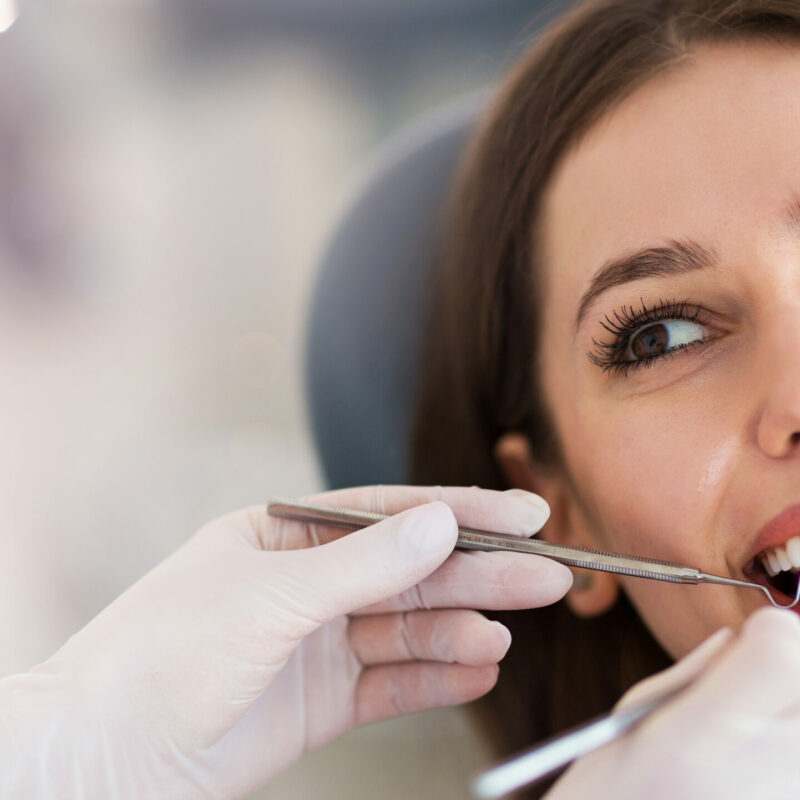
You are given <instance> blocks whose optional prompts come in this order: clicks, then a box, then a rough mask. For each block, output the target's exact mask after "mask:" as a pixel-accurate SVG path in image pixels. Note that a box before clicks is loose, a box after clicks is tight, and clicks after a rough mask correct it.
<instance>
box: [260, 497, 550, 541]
mask: <svg viewBox="0 0 800 800" xmlns="http://www.w3.org/2000/svg"><path fill="white" fill-rule="evenodd" d="M437 500H440V501H442V502H444V503H447V505H448V506H450V508H451V509H452V510H453V513H454V514H455V517H456V519H457V520H458V523H459V524H460V525H464V526H466V527H471V528H478V529H481V530H492V531H496V532H498V533H509V534H513V535H515V536H530V535H531V534H533V533H535V532H536V531H538V530H539V529H540V528H541V527H542V526H543V525H544V523H545V522H546V521H547V519H548V517H549V515H550V508H549V507H548V505H547V503H546V502H545V501H544V500H543V499H542V498H541V497H539V496H538V495H535V494H531V493H530V492H525V491H522V490H520V489H511V490H509V491H506V492H498V491H494V490H491V489H480V488H478V487H476V486H473V487H466V486H360V487H356V488H352V489H340V490H337V491H334V492H326V493H324V494H318V495H313V496H310V497H305V498H303V501H304V502H309V503H316V504H319V505H326V506H341V507H342V508H357V509H361V510H364V511H373V512H376V513H379V514H389V515H391V514H397V513H399V512H401V511H404V510H406V509H408V508H412V507H413V506H418V505H422V504H424V503H431V502H434V501H437ZM253 512H255V513H253ZM249 524H250V526H251V527H252V528H253V530H254V531H255V534H254V535H253V544H254V545H255V546H258V547H261V548H263V549H267V550H294V549H297V548H301V547H312V546H315V545H318V544H325V543H326V542H329V541H332V540H333V539H338V538H340V537H341V536H342V535H343V534H344V533H345V531H344V530H342V529H341V528H335V527H330V526H326V525H318V524H315V525H308V524H304V523H301V522H296V521H293V520H279V519H274V518H270V517H268V516H267V515H266V513H265V512H264V510H263V509H260V513H259V510H258V509H251V519H250V521H249Z"/></svg>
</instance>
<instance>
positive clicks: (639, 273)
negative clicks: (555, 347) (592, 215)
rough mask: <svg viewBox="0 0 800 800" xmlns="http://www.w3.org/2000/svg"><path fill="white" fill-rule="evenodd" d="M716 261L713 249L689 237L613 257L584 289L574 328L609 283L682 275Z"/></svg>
mask: <svg viewBox="0 0 800 800" xmlns="http://www.w3.org/2000/svg"><path fill="white" fill-rule="evenodd" d="M717 263H718V259H717V255H716V253H715V252H714V251H713V250H712V249H710V248H706V247H703V246H702V245H701V244H699V243H698V242H695V241H693V240H692V239H685V240H682V241H680V240H677V239H671V240H670V241H668V242H667V244H665V245H663V246H662V247H645V248H644V249H642V250H636V251H634V252H632V253H626V254H625V255H623V256H619V257H617V258H613V259H611V260H610V261H607V262H606V263H605V264H604V265H603V266H602V267H601V268H600V269H599V270H598V271H597V272H596V273H595V276H594V277H593V278H592V282H591V283H590V284H589V288H588V289H587V290H586V291H585V292H584V294H583V297H582V298H581V302H580V305H579V306H578V316H577V318H576V319H575V327H576V328H577V327H578V326H579V325H580V324H581V322H582V321H583V318H584V317H585V316H586V311H587V310H588V308H589V306H590V305H591V304H592V303H593V302H594V301H595V300H596V299H597V297H598V296H599V295H601V294H602V293H603V292H606V291H608V290H609V289H610V288H611V287H612V286H619V285H620V284H622V283H629V282H630V281H639V280H642V279H643V278H656V277H659V278H660V277H664V276H666V275H682V274H684V273H686V272H694V271H695V270H698V269H704V268H705V267H713V266H715V265H716V264H717Z"/></svg>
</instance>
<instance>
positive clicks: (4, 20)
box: [0, 0, 19, 33]
mask: <svg viewBox="0 0 800 800" xmlns="http://www.w3.org/2000/svg"><path fill="white" fill-rule="evenodd" d="M18 16H19V8H17V2H16V0H0V33H5V32H6V31H7V30H8V29H9V28H10V27H11V26H12V25H13V24H14V23H15V22H16V20H17V17H18Z"/></svg>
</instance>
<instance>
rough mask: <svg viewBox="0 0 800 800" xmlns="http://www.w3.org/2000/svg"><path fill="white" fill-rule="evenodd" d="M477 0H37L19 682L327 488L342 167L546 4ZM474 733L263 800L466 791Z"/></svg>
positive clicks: (12, 384)
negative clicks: (122, 606) (155, 585)
mask: <svg viewBox="0 0 800 800" xmlns="http://www.w3.org/2000/svg"><path fill="white" fill-rule="evenodd" d="M13 5H14V4H13V3H11V2H10V0H0V25H1V24H2V22H3V19H2V16H3V13H5V14H6V15H8V14H11V13H13ZM458 6H459V4H458V3H447V2H438V3H434V2H428V3H422V4H421V3H419V2H415V3H407V4H405V5H404V4H403V3H388V2H381V0H375V2H374V3H370V2H368V0H358V1H357V2H356V1H355V0H354V1H353V2H350V3H347V2H339V3H338V4H337V3H333V2H331V3H329V4H327V5H326V4H325V3H315V2H297V3H294V4H293V3H289V2H286V3H279V2H273V3H268V2H265V3H257V2H244V1H243V0H242V1H241V2H235V0H225V2H223V0H220V2H219V3H214V2H210V0H206V1H205V2H199V1H198V2H197V3H192V2H185V3H178V2H176V3H173V4H168V3H166V2H165V3H163V5H162V4H159V3H158V2H155V1H154V0H150V1H148V2H145V1H144V0H141V1H139V2H137V1H136V0H127V2H125V1H124V0H116V2H106V3H102V2H91V1H90V0H84V1H83V2H81V0H71V1H69V0H62V2H59V3H53V2H47V0H40V2H35V0H32V1H31V2H25V0H19V5H18V11H19V18H18V19H17V21H16V23H15V24H14V25H13V26H11V27H10V28H9V29H8V30H7V31H6V32H5V33H2V34H0V181H2V191H0V368H1V369H2V380H0V493H2V494H1V495H0V497H1V498H2V499H1V500H0V675H3V674H8V673H11V672H15V671H20V670H24V669H26V668H27V667H29V666H31V665H32V664H34V663H36V662H38V661H40V660H42V659H44V658H46V657H47V656H48V655H49V654H50V653H51V652H53V650H54V649H55V648H56V647H57V646H58V645H59V644H60V643H61V642H63V641H64V640H65V639H66V637H67V636H68V635H69V634H70V633H71V632H73V631H74V630H76V629H77V628H78V627H80V626H81V625H82V624H84V623H85V622H86V621H87V620H88V619H89V618H91V616H92V615H94V614H95V613H97V612H98V611H99V610H100V609H101V608H102V607H103V606H104V605H105V604H106V603H108V602H109V601H110V600H111V599H112V598H113V597H114V596H115V595H116V594H118V593H119V592H120V591H122V590H123V589H124V588H125V587H126V586H127V585H129V584H130V583H131V582H133V581H134V580H135V579H136V578H137V577H138V576H139V575H141V574H142V573H143V572H144V571H146V570H147V569H148V568H149V567H150V566H151V565H153V564H154V563H156V562H157V561H159V560H160V559H162V558H163V557H164V556H166V555H167V554H168V553H169V552H171V551H172V550H174V549H175V548H176V547H177V546H178V545H179V544H180V543H181V542H183V541H184V540H185V539H186V538H187V537H188V536H189V535H190V534H191V533H192V532H193V531H194V530H195V529H196V528H197V527H198V526H199V525H200V524H201V523H203V522H204V521H206V520H208V519H210V518H212V517H214V516H217V515H219V514H222V513H224V512H226V511H229V510H231V509H234V508H236V507H239V506H243V505H247V504H252V503H262V502H264V500H265V499H266V498H267V496H269V495H271V494H289V495H291V494H300V493H306V492H309V491H312V490H315V489H318V488H321V478H320V473H319V471H318V468H317V465H316V463H315V457H314V453H313V450H312V445H311V442H310V436H309V432H308V425H307V421H306V418H305V408H304V401H303V396H302V367H301V356H302V341H303V323H304V316H305V312H306V303H307V299H308V296H309V292H310V287H311V283H312V280H313V275H314V267H315V260H316V257H317V255H318V253H319V250H320V248H321V246H322V243H323V242H324V239H325V236H326V233H327V231H328V228H329V226H330V225H331V224H332V220H334V219H335V216H336V212H337V209H338V206H339V202H340V198H341V197H342V196H343V194H344V190H345V187H346V185H347V181H348V179H349V176H350V175H351V174H352V173H353V171H354V170H355V169H356V167H357V165H358V164H359V163H360V161H361V160H362V159H363V158H364V156H365V154H366V153H367V152H369V151H370V150H371V149H372V148H374V147H375V146H376V145H377V144H379V143H380V141H381V140H382V139H383V138H384V137H386V136H387V135H388V134H389V133H390V132H391V131H392V130H393V129H394V128H396V127H397V126H399V125H400V124H402V123H403V122H404V121H405V120H407V119H410V118H412V117H414V116H416V115H418V114H419V113H421V112H423V111H424V110H426V109H428V108H431V107H434V106H436V105H438V104H439V103H441V102H444V101H446V100H448V99H450V98H452V97H453V96H455V95H458V94H460V93H463V92H467V91H470V90H473V89H475V88H477V87H479V86H482V85H485V84H487V83H490V82H491V81H492V80H493V79H495V78H496V77H497V76H498V74H499V73H501V72H502V71H503V68H504V67H505V66H506V65H507V64H508V62H509V60H510V57H509V53H510V52H511V51H512V50H513V47H512V44H511V43H512V41H514V40H515V39H518V38H519V35H518V34H519V32H520V30H521V27H520V26H521V24H522V21H523V20H524V19H525V18H527V17H530V16H531V15H532V13H533V11H534V10H535V9H533V10H532V9H531V8H530V4H529V3H528V4H524V3H520V2H507V3H503V2H499V0H498V1H497V2H492V3H489V2H481V0H474V2H471V3H462V4H461V8H460V9H459V7H458ZM406 12H408V13H406ZM265 746H268V744H267V743H265ZM481 748H482V745H481V743H480V741H479V739H478V738H477V737H476V735H475V732H474V731H473V730H472V728H471V727H470V726H469V724H468V722H467V721H466V718H465V717H464V716H463V714H461V713H459V712H441V713H438V712H437V713H434V714H429V715H420V716H417V717H413V718H410V721H406V720H401V721H396V722H393V723H388V724H387V725H383V726H377V727H374V728H371V729H370V730H369V732H363V731H362V732H356V733H355V734H353V735H352V736H351V737H349V738H348V739H345V740H344V741H343V742H340V743H337V744H335V745H334V746H333V747H332V748H329V749H328V750H326V751H324V752H323V753H320V754H317V755H316V756H314V757H312V758H311V759H310V760H309V761H308V762H303V764H302V765H301V767H300V768H296V769H295V770H294V771H292V772H290V773H288V774H287V775H285V776H283V777H282V778H280V779H279V780H278V781H276V782H275V783H274V784H273V785H272V786H271V787H270V788H268V789H266V790H265V791H264V793H262V794H261V795H259V796H263V797H269V798H284V797H285V798H289V797H292V798H297V797H315V798H316V797H329V798H338V797H342V798H344V797H352V796H354V795H355V796H375V795H376V794H380V796H382V797H390V796H397V797H401V796H403V797H407V796H414V797H431V798H432V797H437V798H441V797H450V796H452V797H459V796H463V777H464V774H465V773H467V772H469V771H470V769H471V768H472V767H473V766H474V764H475V758H476V756H475V754H476V753H482V754H483V755H481V756H480V757H481V758H484V759H485V758H486V757H488V756H487V755H486V754H485V750H484V749H481ZM392 787H394V788H392Z"/></svg>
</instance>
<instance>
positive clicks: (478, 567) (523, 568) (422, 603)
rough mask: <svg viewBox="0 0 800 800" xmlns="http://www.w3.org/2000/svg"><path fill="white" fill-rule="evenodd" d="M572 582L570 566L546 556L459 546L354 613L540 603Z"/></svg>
mask: <svg viewBox="0 0 800 800" xmlns="http://www.w3.org/2000/svg"><path fill="white" fill-rule="evenodd" d="M570 586H572V573H571V572H570V570H569V569H567V567H565V566H563V565H562V564H559V563H557V562H556V561H553V560H551V559H549V558H544V557H543V556H533V555H528V554H527V553H501V552H495V553H483V552H477V551H470V552H461V551H458V552H455V553H453V554H452V555H451V556H450V558H448V559H447V561H445V562H444V564H442V566H441V567H439V568H438V569H437V570H436V571H435V572H434V573H433V574H432V575H431V576H430V577H428V578H426V579H425V580H424V581H423V582H422V583H420V584H419V585H417V586H413V587H411V588H410V589H409V590H407V591H405V592H403V593H402V594H399V595H397V596H396V597H391V598H388V599H386V600H382V601H380V602H378V603H375V604H374V605H371V606H368V607H366V608H362V609H360V610H358V611H356V612H355V613H356V614H387V613H391V612H395V611H411V610H414V609H430V608H485V609H490V610H502V609H508V610H512V609H519V608H539V607H540V606H546V605H549V604H550V603H555V602H556V601H557V600H560V599H561V598H562V597H563V596H564V595H565V594H566V593H567V591H569V588H570Z"/></svg>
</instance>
